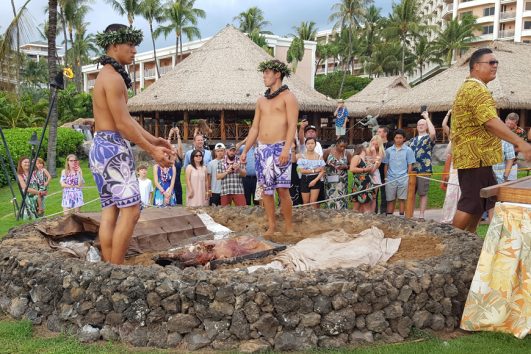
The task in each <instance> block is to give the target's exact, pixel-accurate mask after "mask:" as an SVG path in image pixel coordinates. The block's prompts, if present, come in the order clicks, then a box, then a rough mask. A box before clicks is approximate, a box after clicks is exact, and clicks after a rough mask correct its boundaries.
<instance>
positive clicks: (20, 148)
mask: <svg viewBox="0 0 531 354" xmlns="http://www.w3.org/2000/svg"><path fill="white" fill-rule="evenodd" d="M3 132H4V136H5V137H6V141H7V145H8V147H9V151H10V153H11V157H12V158H13V163H14V164H15V168H16V165H17V163H18V160H19V159H20V158H21V157H22V156H27V157H29V156H30V155H31V145H30V144H29V143H28V142H29V140H30V139H31V135H32V134H33V132H36V133H37V138H38V139H39V138H40V135H41V133H42V129H41V128H15V129H4V130H3ZM82 143H83V134H81V133H80V132H78V131H76V130H74V129H71V128H58V129H57V166H64V162H65V158H66V156H67V155H68V154H72V153H75V154H78V155H79V154H81V152H82V151H81V144H82ZM47 145H48V130H47V131H46V134H45V136H44V140H43V143H42V147H41V151H40V153H39V157H42V158H43V159H44V160H45V161H46V154H47V149H46V146H47ZM0 156H1V157H2V158H3V159H4V162H5V163H6V168H7V169H8V170H9V173H10V175H12V173H11V168H10V167H9V165H8V162H7V161H8V160H7V154H6V151H5V148H4V145H3V144H1V146H0ZM0 172H1V173H0V186H5V185H6V184H7V181H6V177H5V173H4V171H0ZM11 177H13V176H11Z"/></svg>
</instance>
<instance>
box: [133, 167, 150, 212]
mask: <svg viewBox="0 0 531 354" xmlns="http://www.w3.org/2000/svg"><path fill="white" fill-rule="evenodd" d="M136 170H137V172H138V185H139V187H140V201H141V202H142V206H144V207H146V206H150V205H151V204H152V203H151V201H152V200H153V183H152V182H151V180H150V179H149V178H147V166H146V165H140V166H138V168H137V169H136Z"/></svg>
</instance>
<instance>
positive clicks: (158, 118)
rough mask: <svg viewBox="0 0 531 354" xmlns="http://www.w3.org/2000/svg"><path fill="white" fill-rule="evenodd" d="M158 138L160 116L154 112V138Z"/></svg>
mask: <svg viewBox="0 0 531 354" xmlns="http://www.w3.org/2000/svg"><path fill="white" fill-rule="evenodd" d="M159 136H160V116H159V112H155V137H157V138H158V137H159Z"/></svg>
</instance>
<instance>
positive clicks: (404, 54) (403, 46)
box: [400, 39, 406, 77]
mask: <svg viewBox="0 0 531 354" xmlns="http://www.w3.org/2000/svg"><path fill="white" fill-rule="evenodd" d="M405 56H406V40H405V39H404V40H403V41H402V69H401V70H400V76H402V77H404V71H405V70H404V62H405Z"/></svg>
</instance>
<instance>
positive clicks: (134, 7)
mask: <svg viewBox="0 0 531 354" xmlns="http://www.w3.org/2000/svg"><path fill="white" fill-rule="evenodd" d="M106 1H107V3H109V4H110V5H111V6H112V8H113V9H114V11H116V12H118V13H119V14H120V15H122V16H123V15H126V16H127V22H128V23H129V26H133V22H135V15H138V14H139V13H140V1H141V0H106ZM133 68H134V69H133V82H134V84H133V94H135V95H136V62H135V58H133Z"/></svg>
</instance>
